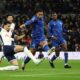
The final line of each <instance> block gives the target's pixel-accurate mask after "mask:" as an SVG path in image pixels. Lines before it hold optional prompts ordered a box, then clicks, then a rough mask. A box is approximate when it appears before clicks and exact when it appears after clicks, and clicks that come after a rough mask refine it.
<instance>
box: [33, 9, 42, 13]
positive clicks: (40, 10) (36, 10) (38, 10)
mask: <svg viewBox="0 0 80 80" xmlns="http://www.w3.org/2000/svg"><path fill="white" fill-rule="evenodd" d="M37 12H43V9H41V8H40V9H35V13H37Z"/></svg>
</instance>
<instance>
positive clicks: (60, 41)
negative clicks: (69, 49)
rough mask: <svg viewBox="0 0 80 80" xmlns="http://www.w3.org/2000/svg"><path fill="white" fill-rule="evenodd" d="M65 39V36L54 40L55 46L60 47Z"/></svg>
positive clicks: (53, 44)
mask: <svg viewBox="0 0 80 80" xmlns="http://www.w3.org/2000/svg"><path fill="white" fill-rule="evenodd" d="M65 41H66V40H65V39H64V38H62V39H61V38H60V39H58V40H52V46H54V47H59V46H60V45H61V44H64V43H65Z"/></svg>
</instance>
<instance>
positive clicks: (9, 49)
mask: <svg viewBox="0 0 80 80" xmlns="http://www.w3.org/2000/svg"><path fill="white" fill-rule="evenodd" d="M3 51H4V55H5V57H6V58H7V60H8V61H9V62H10V64H11V65H10V66H6V67H0V70H17V69H19V67H18V62H17V60H16V58H15V56H14V47H13V46H4V48H3Z"/></svg>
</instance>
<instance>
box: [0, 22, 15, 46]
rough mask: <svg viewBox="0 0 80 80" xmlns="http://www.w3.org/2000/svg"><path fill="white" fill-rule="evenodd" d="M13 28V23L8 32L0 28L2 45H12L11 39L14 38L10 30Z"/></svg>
mask: <svg viewBox="0 0 80 80" xmlns="http://www.w3.org/2000/svg"><path fill="white" fill-rule="evenodd" d="M14 28H15V24H14V23H12V24H11V27H10V30H9V32H8V31H6V30H5V29H4V28H2V30H1V32H0V35H1V38H2V41H3V45H12V41H14V39H13V38H12V32H13V30H14Z"/></svg>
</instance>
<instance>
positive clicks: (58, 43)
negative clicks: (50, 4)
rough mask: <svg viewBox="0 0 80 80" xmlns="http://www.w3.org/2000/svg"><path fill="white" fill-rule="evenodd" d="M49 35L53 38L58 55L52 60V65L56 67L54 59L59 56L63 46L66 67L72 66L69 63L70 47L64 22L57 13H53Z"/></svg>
mask: <svg viewBox="0 0 80 80" xmlns="http://www.w3.org/2000/svg"><path fill="white" fill-rule="evenodd" d="M48 25H49V33H50V34H49V35H50V36H51V38H52V46H55V52H56V55H54V56H53V57H52V59H51V61H50V64H51V67H52V68H54V64H53V61H54V60H55V59H56V58H57V57H58V56H59V53H60V50H61V48H62V49H63V50H64V52H65V53H64V57H65V60H64V62H65V63H64V68H71V66H69V65H68V53H67V51H68V49H67V44H66V40H65V39H64V37H63V23H62V21H60V20H58V19H57V13H52V20H51V21H50V22H49V24H48Z"/></svg>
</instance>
